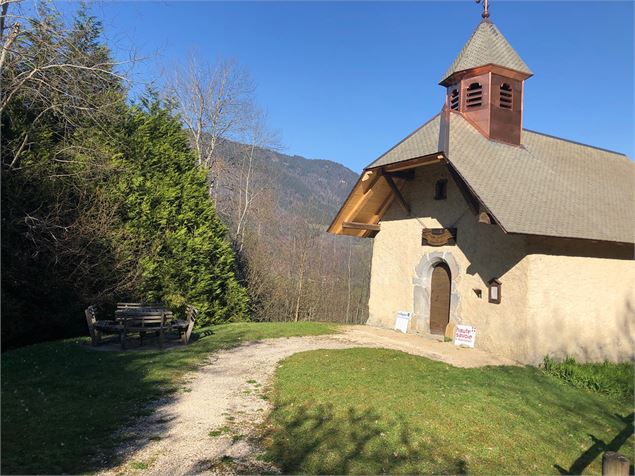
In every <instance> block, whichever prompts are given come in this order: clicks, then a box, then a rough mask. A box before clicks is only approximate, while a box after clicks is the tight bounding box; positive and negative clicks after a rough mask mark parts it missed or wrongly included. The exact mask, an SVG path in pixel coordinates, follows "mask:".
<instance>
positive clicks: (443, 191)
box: [434, 179, 448, 200]
mask: <svg viewBox="0 0 635 476" xmlns="http://www.w3.org/2000/svg"><path fill="white" fill-rule="evenodd" d="M446 198H448V181H447V180H445V179H443V180H437V182H436V183H435V184H434V199H435V200H445V199H446Z"/></svg>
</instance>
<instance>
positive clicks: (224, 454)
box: [101, 326, 513, 475]
mask: <svg viewBox="0 0 635 476" xmlns="http://www.w3.org/2000/svg"><path fill="white" fill-rule="evenodd" d="M350 347H384V348H393V349H397V350H402V351H404V352H409V353H412V354H416V355H422V356H426V357H429V358H432V359H436V360H441V361H444V362H447V363H450V364H453V365H457V366H463V367H474V366H480V365H502V364H507V365H509V364H512V365H513V362H511V361H509V360H506V359H501V358H498V357H495V356H492V355H491V354H487V353H485V352H483V351H479V350H477V349H457V348H455V347H454V346H453V345H452V344H450V343H443V342H438V341H435V340H433V339H429V338H425V337H420V336H412V335H403V334H398V333H396V332H394V331H390V330H382V329H376V328H371V327H366V326H350V327H347V328H345V330H344V332H342V333H341V334H335V335H329V336H309V337H291V338H281V339H267V340H262V341H258V342H251V343H246V344H243V345H242V346H240V347H237V348H234V349H230V350H225V351H221V352H218V353H215V354H212V355H211V356H210V362H209V364H208V365H205V366H203V367H201V368H200V369H199V370H197V371H196V372H194V373H192V374H190V375H189V377H188V378H187V379H186V381H185V382H184V384H183V385H184V386H183V389H182V392H179V393H178V395H177V396H176V398H174V397H172V398H170V399H166V400H163V401H158V402H156V406H155V408H156V411H154V412H153V413H152V415H151V416H149V417H145V418H140V419H138V420H137V421H136V422H135V423H134V424H133V425H132V426H131V427H129V428H127V429H126V430H125V433H124V434H123V435H122V436H123V437H124V444H122V446H121V447H120V448H119V449H118V450H117V455H118V457H119V459H120V460H121V461H122V463H121V464H119V465H118V466H115V467H111V468H109V469H108V470H105V471H104V472H102V473H101V474H109V475H111V474H122V473H131V472H134V473H135V474H149V475H154V474H156V475H164V474H170V475H184V474H194V473H196V474H198V473H207V474H227V473H235V472H240V473H257V472H261V471H266V472H275V471H276V468H275V467H272V466H271V465H269V464H268V463H265V462H263V461H261V460H260V459H259V458H258V456H259V454H260V450H259V449H258V448H257V447H255V446H254V444H253V443H252V442H250V438H249V436H250V435H253V434H254V431H255V429H256V427H257V425H259V424H260V423H261V422H262V421H263V420H264V418H265V416H266V414H267V412H268V411H269V409H270V406H269V402H267V401H266V400H265V399H263V397H262V396H263V391H264V390H265V389H266V388H267V386H268V385H269V384H270V382H271V378H272V376H273V373H274V371H275V369H276V366H277V364H278V362H279V361H280V360H282V359H284V358H286V357H288V356H290V355H292V354H295V353H297V352H304V351H308V350H315V349H343V348H350ZM210 432H211V433H210Z"/></svg>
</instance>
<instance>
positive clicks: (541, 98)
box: [62, 0, 635, 171]
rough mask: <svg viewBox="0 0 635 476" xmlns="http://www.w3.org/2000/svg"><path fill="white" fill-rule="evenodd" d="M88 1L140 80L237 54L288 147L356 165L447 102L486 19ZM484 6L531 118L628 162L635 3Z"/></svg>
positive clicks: (535, 124)
mask: <svg viewBox="0 0 635 476" xmlns="http://www.w3.org/2000/svg"><path fill="white" fill-rule="evenodd" d="M70 5H71V4H66V7H62V8H68V7H69V6H70ZM92 5H93V13H94V14H96V15H97V16H98V17H100V18H101V19H102V21H103V22H104V25H105V27H106V34H107V37H108V40H109V42H110V43H111V45H112V47H113V48H114V50H115V52H117V54H123V53H125V52H126V51H127V50H128V48H129V47H130V46H131V45H133V46H134V47H135V48H136V49H137V51H138V52H139V53H140V54H141V55H146V56H149V57H150V59H149V60H147V61H146V62H145V63H144V64H142V65H140V66H138V67H137V69H136V75H135V77H136V79H137V80H139V81H140V82H144V81H157V82H160V74H161V70H162V67H163V66H164V65H169V64H173V63H174V62H175V61H179V60H180V59H183V58H185V56H186V55H187V53H188V51H191V50H195V51H196V52H197V53H198V54H199V55H201V56H205V57H206V58H208V59H209V60H211V61H213V60H215V59H217V58H227V57H232V58H235V59H236V60H237V61H238V62H240V63H241V64H242V65H243V66H245V67H246V68H247V69H248V70H249V71H250V73H251V76H252V77H253V79H254V81H255V83H256V84H257V88H258V90H257V96H258V102H259V104H260V106H261V107H262V108H264V109H265V110H266V111H267V113H268V118H269V125H270V126H271V127H272V128H274V129H277V130H278V131H279V132H280V136H281V140H282V144H283V146H284V150H283V151H284V152H286V153H289V154H298V155H303V156H305V157H309V158H321V159H329V160H334V161H337V162H340V163H343V164H345V165H347V166H348V167H350V168H351V169H353V170H355V171H360V170H361V169H362V168H363V167H364V166H365V165H367V164H368V163H369V162H371V161H372V160H374V159H375V158H376V157H377V156H379V155H380V154H381V153H383V152H384V151H385V150H387V149H388V148H390V147H391V146H392V145H394V144H395V143H396V142H398V141H399V140H401V139H402V138H403V137H405V136H406V135H408V134H409V133H410V132H412V131H413V130H414V129H415V128H417V127H418V126H419V125H421V124H422V123H424V122H426V121H427V120H428V119H429V118H430V117H432V116H433V115H434V114H436V113H437V112H438V111H439V109H440V108H441V105H442V101H443V88H441V87H440V86H438V84H437V83H438V82H439V80H440V79H441V75H442V74H443V73H444V72H445V70H446V69H447V67H448V66H449V65H450V63H451V62H452V60H453V59H454V57H455V56H456V55H457V53H458V52H459V50H460V49H461V47H462V46H463V44H464V43H465V42H466V41H467V39H468V38H469V36H470V35H471V33H472V31H473V30H474V28H475V27H476V25H477V24H478V22H479V21H480V19H481V18H480V12H481V7H480V6H479V5H476V4H475V3H474V2H473V1H465V2H460V1H444V2H426V1H420V2H405V3H395V2H390V3H383V2H368V3H366V2H281V3H275V2H257V3H251V2H229V3H223V2H191V3H189V2H112V3H111V2H100V3H94V4H92ZM490 8H491V19H492V20H493V21H494V23H495V24H496V25H497V26H498V28H499V29H500V30H501V31H502V33H503V34H504V35H505V36H506V37H507V39H508V40H509V42H510V43H511V44H512V46H513V47H514V48H515V49H516V50H517V51H518V53H519V54H520V56H521V57H522V58H523V59H524V60H525V62H526V63H527V64H528V65H529V67H530V68H531V69H532V70H533V71H534V73H535V76H534V77H532V78H530V79H529V80H527V81H526V83H525V86H526V90H525V91H526V93H525V104H524V110H525V116H524V126H525V127H526V128H528V129H533V130H537V131H540V132H545V133H548V134H552V135H556V136H560V137H564V138H568V139H571V140H575V141H579V142H583V143H587V144H591V145H595V146H598V147H604V148H608V149H612V150H617V151H620V152H624V153H626V154H628V155H629V156H630V157H631V158H633V157H634V152H635V150H634V144H633V125H634V124H633V106H634V96H633V70H634V64H633V56H634V53H633V15H634V10H633V3H632V2H626V1H625V2H609V1H603V2H587V1H581V2H574V1H566V2H535V1H532V2H519V1H502V0H501V1H496V0H493V1H492V2H491V7H490Z"/></svg>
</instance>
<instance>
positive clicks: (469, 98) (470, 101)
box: [465, 83, 483, 109]
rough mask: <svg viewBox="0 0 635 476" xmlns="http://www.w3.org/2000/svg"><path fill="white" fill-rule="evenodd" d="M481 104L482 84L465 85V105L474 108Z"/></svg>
mask: <svg viewBox="0 0 635 476" xmlns="http://www.w3.org/2000/svg"><path fill="white" fill-rule="evenodd" d="M482 105H483V86H482V85H481V83H472V84H470V85H469V86H468V87H467V91H466V96H465V107H467V108H468V109H474V108H477V107H481V106H482Z"/></svg>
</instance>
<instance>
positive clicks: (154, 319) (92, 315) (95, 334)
mask: <svg viewBox="0 0 635 476" xmlns="http://www.w3.org/2000/svg"><path fill="white" fill-rule="evenodd" d="M198 312H199V311H198V309H196V308H195V307H194V306H190V305H187V306H186V312H185V316H186V318H185V319H174V315H173V313H172V311H170V310H169V309H167V308H166V307H165V306H164V305H162V304H159V303H150V304H146V303H138V302H120V303H117V309H116V310H115V319H114V320H99V319H97V306H95V305H93V306H89V307H88V308H87V309H86V322H87V324H88V331H89V333H90V337H91V340H92V344H93V345H97V344H99V343H100V342H101V338H102V335H104V334H118V335H119V336H120V340H121V347H122V349H125V348H126V338H127V337H128V336H129V335H130V334H132V333H138V334H139V341H140V344H141V345H143V338H144V336H145V335H146V334H147V333H154V334H156V335H157V336H158V337H159V347H160V348H163V343H164V340H165V335H166V334H167V333H168V332H169V331H176V332H177V333H178V338H179V339H180V340H181V342H182V343H183V344H187V343H188V342H189V340H190V337H191V335H192V330H193V328H194V323H195V322H196V318H197V317H198Z"/></svg>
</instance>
